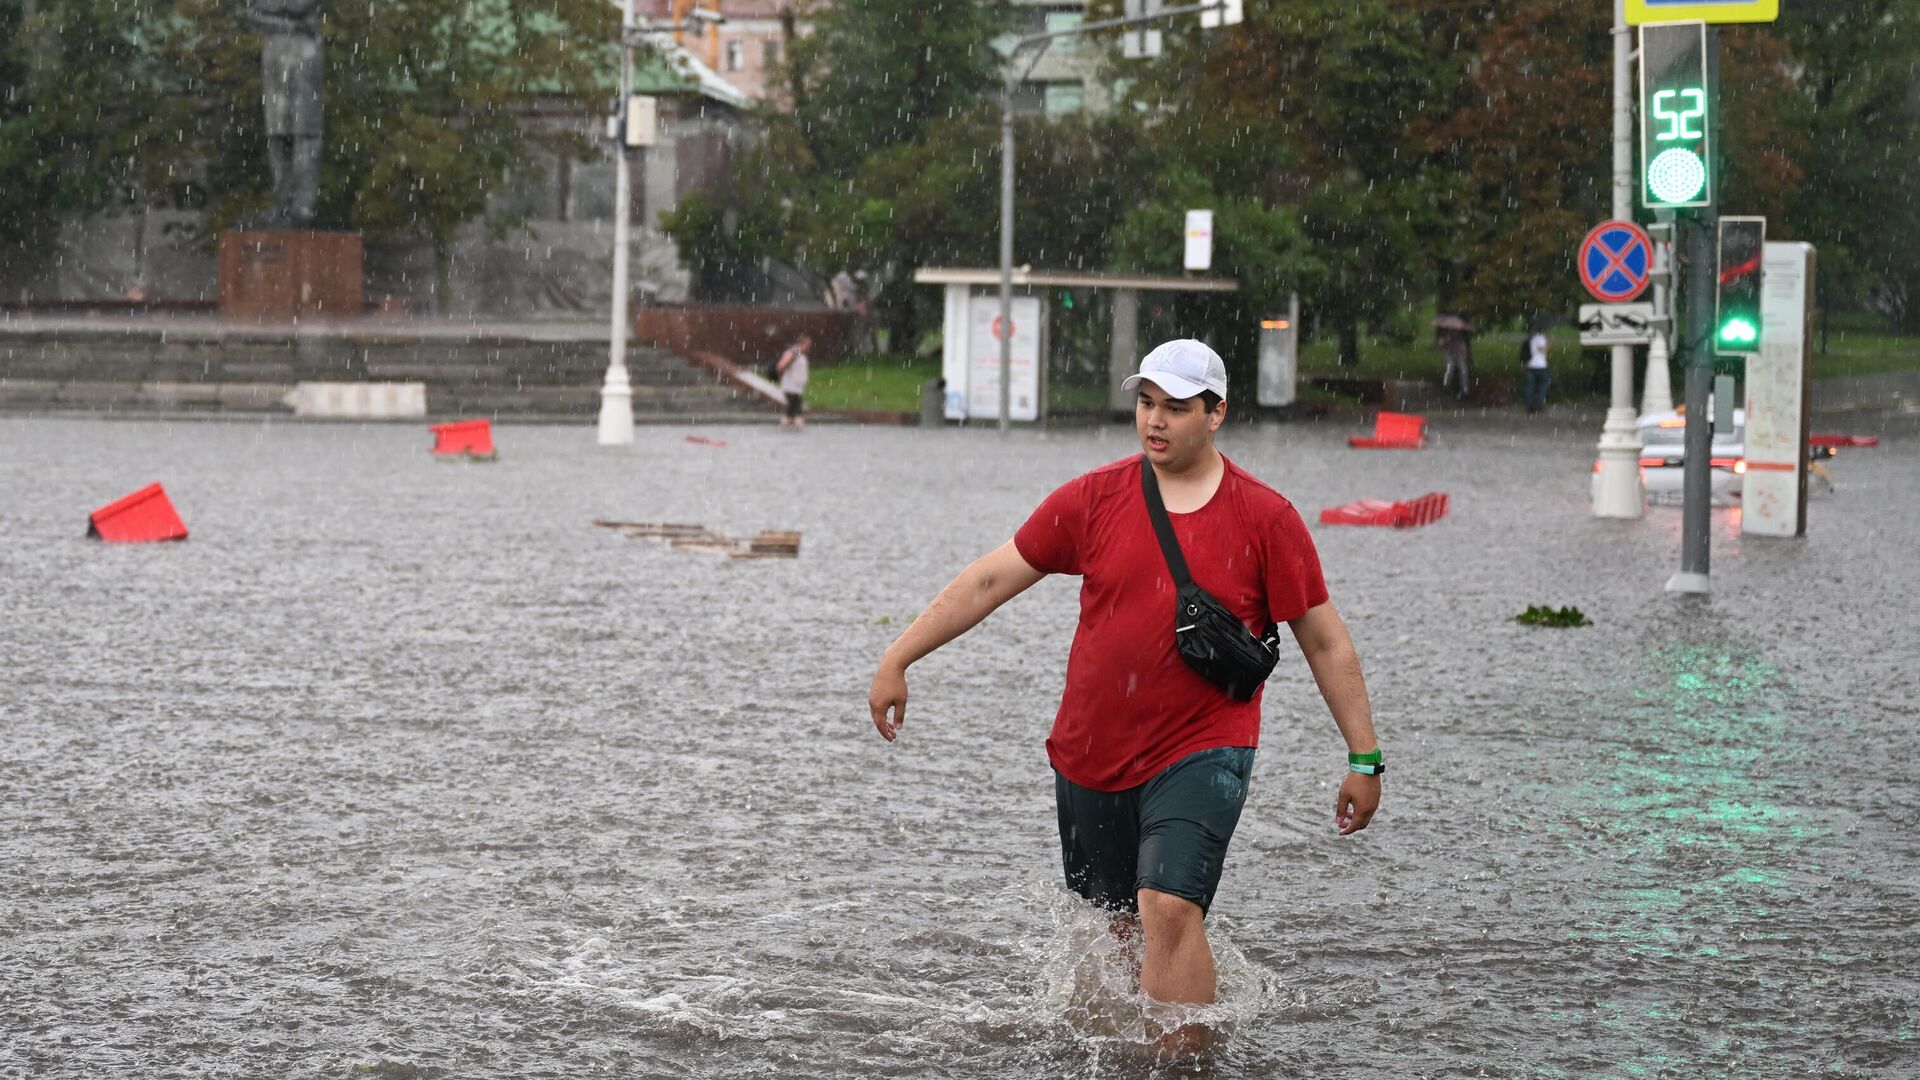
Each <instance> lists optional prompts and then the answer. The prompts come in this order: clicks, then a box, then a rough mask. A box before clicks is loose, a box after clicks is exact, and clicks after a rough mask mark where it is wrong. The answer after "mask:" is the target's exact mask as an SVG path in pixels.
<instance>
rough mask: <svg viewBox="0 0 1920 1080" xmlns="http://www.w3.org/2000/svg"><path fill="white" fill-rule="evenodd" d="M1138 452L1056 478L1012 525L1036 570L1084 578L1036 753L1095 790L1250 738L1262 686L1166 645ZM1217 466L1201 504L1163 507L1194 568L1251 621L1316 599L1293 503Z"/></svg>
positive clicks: (1277, 616) (1168, 606)
mask: <svg viewBox="0 0 1920 1080" xmlns="http://www.w3.org/2000/svg"><path fill="white" fill-rule="evenodd" d="M1142 464H1143V459H1142V458H1141V457H1140V456H1139V455H1135V456H1133V457H1130V458H1126V459H1124V460H1121V461H1116V462H1114V463H1113V464H1111V465H1103V466H1101V467H1100V468H1098V469H1095V470H1093V471H1092V472H1090V473H1087V474H1086V475H1084V476H1081V477H1078V478H1077V479H1074V480H1070V481H1068V482H1067V483H1066V484H1065V485H1063V486H1061V488H1060V489H1059V490H1058V491H1055V492H1054V493H1053V494H1051V495H1049V496H1047V499H1046V501H1045V502H1043V503H1041V504H1040V508H1039V509H1037V510H1035V511H1034V512H1033V516H1032V517H1030V518H1028V519H1027V523H1026V524H1025V525H1022V526H1021V527H1020V531H1019V532H1018V533H1016V534H1014V538H1013V542H1014V546H1015V547H1017V548H1018V549H1019V551H1020V557H1021V558H1023V559H1025V560H1027V563H1028V564H1029V565H1031V566H1032V567H1033V568H1034V569H1036V570H1040V571H1043V572H1045V573H1049V574H1080V575H1082V576H1083V577H1084V579H1085V580H1084V581H1082V582H1081V585H1080V626H1079V629H1077V630H1076V631H1075V632H1074V635H1073V650H1072V652H1070V653H1069V654H1068V656H1067V688H1066V693H1065V694H1063V695H1062V696H1061V698H1060V712H1059V714H1058V715H1056V716H1055V717H1054V721H1053V733H1052V734H1051V735H1049V736H1048V737H1047V757H1048V758H1049V759H1050V760H1051V761H1052V762H1053V767H1054V768H1055V769H1058V770H1059V771H1060V774H1061V775H1062V776H1065V777H1066V778H1067V779H1069V780H1071V781H1073V782H1074V783H1076V784H1079V785H1080V786H1082V787H1089V788H1093V789H1095V790H1096V791H1121V790H1124V789H1126V788H1130V787H1135V786H1137V785H1139V784H1144V783H1146V782H1147V781H1148V780H1150V779H1152V778H1153V776H1154V774H1156V773H1158V772H1160V770H1162V769H1164V768H1166V767H1167V766H1169V765H1171V764H1173V763H1174V762H1176V761H1179V760H1180V759H1181V758H1183V757H1185V756H1187V755H1188V754H1192V753H1197V752H1198V751H1201V750H1209V749H1212V748H1214V747H1217V746H1255V745H1258V743H1259V741H1260V698H1261V694H1260V693H1258V692H1256V693H1255V694H1254V697H1253V700H1252V701H1245V702H1241V701H1235V700H1233V699H1232V698H1230V697H1228V696H1227V694H1226V692H1225V691H1223V690H1220V689H1219V688H1218V687H1216V686H1214V685H1213V684H1212V683H1210V682H1208V681H1207V680H1206V679H1204V678H1201V677H1200V675H1199V674H1198V673H1196V672H1195V671H1194V670H1193V669H1192V668H1190V667H1188V666H1187V664H1186V661H1184V660H1182V659H1180V654H1179V652H1178V651H1176V650H1175V648H1174V644H1173V626H1174V595H1175V594H1174V586H1173V576H1172V575H1171V574H1170V573H1168V572H1167V560H1166V556H1164V555H1163V554H1161V552H1160V542H1159V541H1158V540H1156V539H1155V538H1154V533H1153V520H1152V519H1151V518H1150V517H1148V515H1147V500H1146V496H1144V495H1143V494H1141V492H1140V469H1141V467H1142ZM1226 469H1227V471H1226V475H1224V476H1222V477H1221V478H1220V487H1219V489H1218V490H1216V491H1215V492H1214V493H1213V498H1211V499H1209V500H1208V501H1207V504H1206V505H1205V506H1203V507H1201V508H1200V509H1198V510H1196V511H1194V512H1193V513H1191V514H1169V515H1168V517H1169V518H1171V519H1172V521H1173V532H1174V535H1175V536H1176V537H1177V538H1178V539H1179V541H1180V550H1181V552H1182V553H1184V554H1185V555H1186V559H1187V569H1188V572H1189V573H1191V574H1192V575H1193V580H1194V581H1195V582H1197V583H1198V584H1199V585H1200V587H1201V588H1203V589H1205V590H1207V591H1208V592H1210V593H1212V594H1213V596H1214V598H1215V599H1216V600H1219V601H1220V602H1221V603H1222V604H1225V605H1226V606H1227V608H1228V609H1229V610H1231V611H1232V612H1233V613H1234V614H1235V615H1238V616H1239V617H1240V621H1241V622H1244V623H1246V624H1247V626H1248V627H1249V628H1250V629H1252V630H1253V631H1254V632H1255V633H1259V632H1261V631H1263V630H1265V629H1266V628H1267V622H1268V620H1269V619H1271V620H1272V621H1274V622H1288V621H1291V620H1293V619H1297V618H1299V617H1300V616H1302V615H1304V614H1306V613H1307V610H1308V609H1309V608H1313V607H1318V606H1319V605H1320V604H1322V603H1325V602H1326V599H1327V584H1326V581H1325V579H1323V578H1322V577H1321V574H1320V556H1319V553H1318V552H1316V551H1315V550H1314V548H1313V538H1312V537H1311V536H1309V535H1308V534H1307V527H1306V525H1305V524H1304V523H1302V522H1301V520H1300V514H1299V513H1298V512H1297V511H1295V510H1294V508H1293V504H1292V503H1290V502H1288V501H1287V500H1286V499H1285V498H1283V497H1282V496H1281V495H1280V493H1279V492H1277V491H1275V490H1273V489H1272V488H1270V487H1268V486H1267V485H1265V484H1263V483H1261V482H1260V481H1259V480H1256V479H1254V477H1253V476H1252V475H1251V474H1249V473H1247V472H1246V471H1245V470H1243V469H1241V468H1239V467H1237V466H1236V465H1234V463H1233V462H1231V461H1228V462H1227V463H1226Z"/></svg>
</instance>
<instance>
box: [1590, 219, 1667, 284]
mask: <svg viewBox="0 0 1920 1080" xmlns="http://www.w3.org/2000/svg"><path fill="white" fill-rule="evenodd" d="M1579 266H1580V284H1582V285H1585V286H1586V287H1587V291H1588V292H1590V293H1592V294H1593V297H1594V299H1596V300H1599V301H1601V302H1602V303H1607V304H1624V303H1626V302H1627V301H1629V300H1631V299H1633V298H1634V297H1636V296H1639V295H1640V293H1641V292H1642V291H1644V290H1645V289H1646V287H1647V275H1648V274H1649V273H1650V272H1652V270H1653V241H1652V240H1649V239H1648V238H1647V234H1646V231H1645V230H1644V229H1642V228H1640V226H1638V225H1635V224H1634V223H1633V222H1631V221H1603V222H1601V223H1600V224H1598V225H1595V226H1594V227H1593V230H1592V231H1591V232H1589V233H1587V238H1586V239H1585V240H1583V241H1581V243H1580V259H1579Z"/></svg>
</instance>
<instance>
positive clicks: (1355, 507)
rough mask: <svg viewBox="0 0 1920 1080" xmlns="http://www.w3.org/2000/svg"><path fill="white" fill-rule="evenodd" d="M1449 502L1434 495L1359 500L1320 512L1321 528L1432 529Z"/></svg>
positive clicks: (1433, 493) (1444, 515)
mask: <svg viewBox="0 0 1920 1080" xmlns="http://www.w3.org/2000/svg"><path fill="white" fill-rule="evenodd" d="M1449 504H1450V500H1449V499H1448V498H1447V495H1446V493H1445V492H1440V491H1435V492H1431V493H1429V494H1426V495H1422V496H1420V497H1419V498H1417V499H1408V500H1407V501H1405V502H1385V501H1383V500H1380V499H1360V500H1358V501H1356V502H1350V503H1347V504H1345V505H1343V506H1336V507H1333V508H1332V509H1329V510H1322V511H1320V524H1322V525H1391V526H1393V527H1394V528H1396V529H1406V528H1412V527H1413V526H1416V525H1431V524H1433V523H1434V522H1436V521H1439V520H1440V519H1441V518H1443V517H1446V516H1447V509H1448V506H1449Z"/></svg>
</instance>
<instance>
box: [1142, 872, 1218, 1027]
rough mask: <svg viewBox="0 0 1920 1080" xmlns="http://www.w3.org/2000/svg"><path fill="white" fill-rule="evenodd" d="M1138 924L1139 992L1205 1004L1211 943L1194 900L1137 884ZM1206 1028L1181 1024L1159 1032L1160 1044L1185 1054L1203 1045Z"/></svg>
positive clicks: (1209, 992) (1209, 999) (1209, 998)
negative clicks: (1142, 952)
mask: <svg viewBox="0 0 1920 1080" xmlns="http://www.w3.org/2000/svg"><path fill="white" fill-rule="evenodd" d="M1139 899H1140V927H1141V930H1142V931H1143V932H1144V933H1145V935H1146V956H1145V957H1144V958H1143V959H1142V960H1141V962H1140V992H1141V993H1143V994H1145V995H1146V996H1147V997H1149V998H1151V999H1152V1000H1154V1001H1158V1002H1163V1003H1165V1004H1169V1005H1211V1004H1213V994H1214V970H1213V949H1212V948H1211V947H1210V946H1209V945H1208V944H1207V929H1206V921H1205V917H1204V913H1203V912H1202V911H1201V910H1200V905H1198V904H1196V903H1194V902H1193V901H1191V900H1187V899H1184V898H1182V897H1178V896H1173V895H1170V894H1168V893H1163V892H1159V891H1158V890H1155V889H1141V890H1140V896H1139ZM1206 1044H1207V1029H1206V1027H1205V1026H1203V1025H1200V1024H1186V1025H1183V1026H1181V1027H1178V1028H1175V1029H1173V1030H1172V1031H1169V1032H1167V1033H1166V1034H1165V1035H1162V1036H1161V1037H1160V1049H1162V1050H1164V1051H1167V1052H1169V1053H1174V1054H1191V1053H1195V1052H1197V1051H1199V1050H1202V1049H1204V1048H1205V1047H1206Z"/></svg>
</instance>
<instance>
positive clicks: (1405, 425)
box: [1347, 412, 1427, 450]
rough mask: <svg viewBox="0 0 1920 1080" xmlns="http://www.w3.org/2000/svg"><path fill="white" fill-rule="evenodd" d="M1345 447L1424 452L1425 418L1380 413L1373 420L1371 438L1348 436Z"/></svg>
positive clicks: (1404, 414) (1425, 444)
mask: <svg viewBox="0 0 1920 1080" xmlns="http://www.w3.org/2000/svg"><path fill="white" fill-rule="evenodd" d="M1347 445H1348V446H1354V447H1358V448H1360V449H1362V450H1424V449H1426V447H1427V418H1426V417H1424V416H1415V415H1413V414H1412V413H1395V412H1383V413H1380V414H1379V415H1377V416H1375V417H1374V418H1373V434H1372V435H1371V436H1362V435H1350V436H1348V437H1347Z"/></svg>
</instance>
